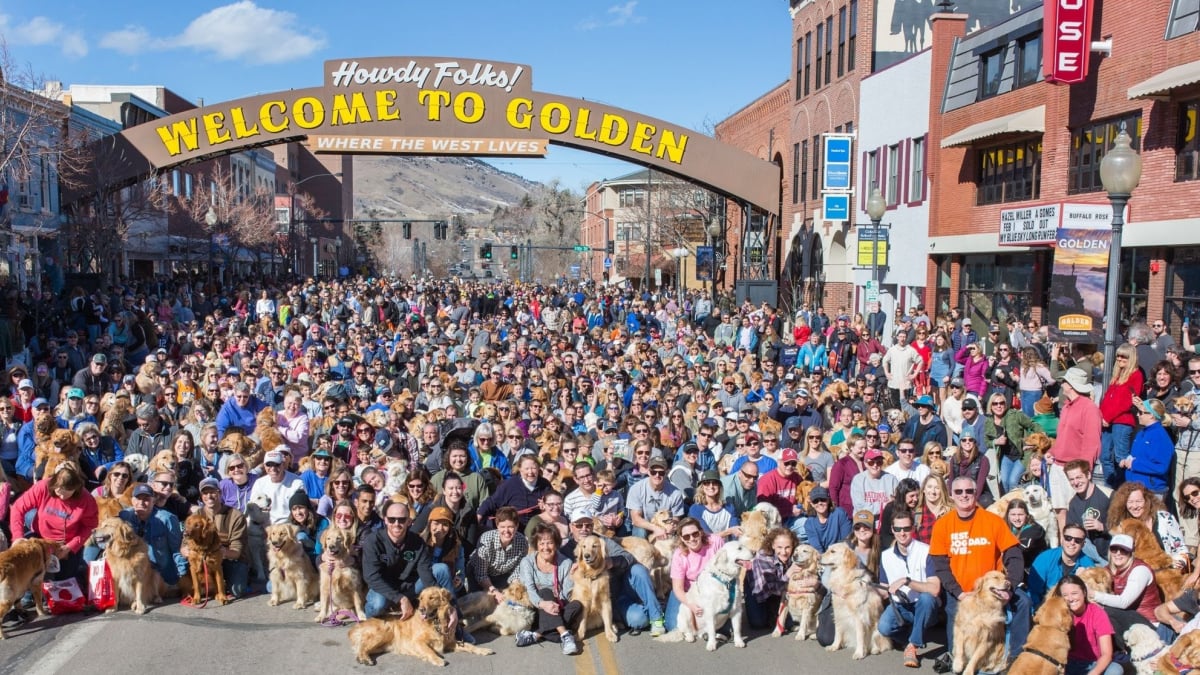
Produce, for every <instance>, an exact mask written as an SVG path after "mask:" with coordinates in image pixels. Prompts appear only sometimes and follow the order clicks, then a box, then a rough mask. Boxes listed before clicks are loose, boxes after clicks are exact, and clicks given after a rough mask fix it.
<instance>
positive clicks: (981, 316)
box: [959, 253, 1046, 326]
mask: <svg viewBox="0 0 1200 675" xmlns="http://www.w3.org/2000/svg"><path fill="white" fill-rule="evenodd" d="M1042 255H1043V254H1041V253H1016V254H1001V255H996V254H987V255H968V256H964V257H963V264H962V281H961V287H962V290H961V291H960V292H959V309H960V310H961V311H962V315H963V316H964V317H970V319H971V320H972V322H973V323H974V324H975V325H976V326H986V325H987V324H988V323H990V322H992V321H998V322H1000V323H1004V322H1005V320H1007V319H1008V317H1010V316H1016V317H1017V318H1019V319H1022V320H1025V319H1028V318H1029V317H1030V316H1031V314H1032V310H1033V307H1034V306H1035V305H1041V304H1042V302H1041V299H1040V298H1035V297H1034V295H1033V294H1034V287H1035V286H1036V287H1037V289H1038V292H1039V293H1042V294H1044V292H1045V288H1046V284H1045V280H1042V279H1038V278H1037V276H1038V274H1039V273H1044V272H1045V269H1046V266H1045V265H1042V264H1039V263H1040V260H1039V258H1040V257H1041V256H1042Z"/></svg>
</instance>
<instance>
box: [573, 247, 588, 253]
mask: <svg viewBox="0 0 1200 675" xmlns="http://www.w3.org/2000/svg"><path fill="white" fill-rule="evenodd" d="M574 250H575V252H576V253H587V252H588V251H590V250H592V247H591V246H575V249H574Z"/></svg>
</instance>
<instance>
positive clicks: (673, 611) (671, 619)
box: [663, 591, 682, 631]
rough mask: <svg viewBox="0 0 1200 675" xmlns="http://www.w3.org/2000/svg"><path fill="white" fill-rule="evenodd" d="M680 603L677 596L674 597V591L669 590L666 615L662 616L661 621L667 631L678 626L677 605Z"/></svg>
mask: <svg viewBox="0 0 1200 675" xmlns="http://www.w3.org/2000/svg"><path fill="white" fill-rule="evenodd" d="M681 604H682V603H681V602H679V598H677V597H675V591H671V593H670V594H669V595H667V610H666V615H665V616H664V617H663V623H665V624H666V626H667V630H669V631H672V630H675V629H676V628H677V627H679V606H680V605H681Z"/></svg>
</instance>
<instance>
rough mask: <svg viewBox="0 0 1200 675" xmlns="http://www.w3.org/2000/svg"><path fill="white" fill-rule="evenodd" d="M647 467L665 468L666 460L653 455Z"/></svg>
mask: <svg viewBox="0 0 1200 675" xmlns="http://www.w3.org/2000/svg"><path fill="white" fill-rule="evenodd" d="M649 467H650V468H651V469H666V468H667V460H665V459H663V458H662V457H654V458H652V459H651V460H650V464H649Z"/></svg>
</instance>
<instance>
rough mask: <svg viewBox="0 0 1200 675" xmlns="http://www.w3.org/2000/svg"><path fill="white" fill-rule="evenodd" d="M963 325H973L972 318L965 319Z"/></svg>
mask: <svg viewBox="0 0 1200 675" xmlns="http://www.w3.org/2000/svg"><path fill="white" fill-rule="evenodd" d="M962 325H964V326H970V325H971V320H970V319H963V320H962Z"/></svg>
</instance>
